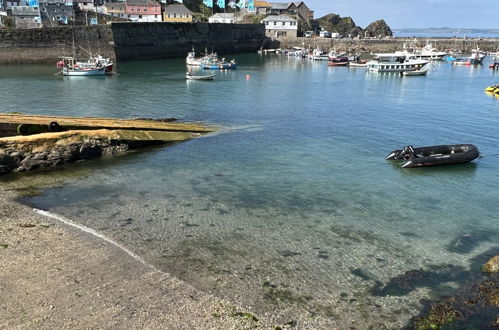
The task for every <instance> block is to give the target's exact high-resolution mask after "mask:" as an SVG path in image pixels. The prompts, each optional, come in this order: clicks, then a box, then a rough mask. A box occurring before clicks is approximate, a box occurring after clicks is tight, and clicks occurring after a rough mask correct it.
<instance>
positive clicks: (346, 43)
mask: <svg viewBox="0 0 499 330" xmlns="http://www.w3.org/2000/svg"><path fill="white" fill-rule="evenodd" d="M409 39H410V38H389V39H359V40H356V39H332V38H331V39H329V38H288V39H282V40H269V41H268V42H267V44H266V48H291V47H304V48H307V49H308V48H311V49H315V48H320V49H336V50H338V51H345V52H348V53H390V52H394V51H397V50H402V49H403V45H404V42H406V41H407V40H409ZM426 39H427V38H419V39H418V40H419V46H424V45H425V43H426ZM429 41H430V42H431V43H432V45H433V46H434V47H436V48H438V49H439V50H461V51H462V52H463V53H470V52H471V50H472V49H474V48H476V47H477V46H478V47H480V49H481V50H483V51H488V52H496V51H497V50H498V48H499V40H498V39H457V40H456V39H453V38H431V39H429Z"/></svg>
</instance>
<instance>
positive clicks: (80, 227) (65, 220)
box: [33, 209, 157, 271]
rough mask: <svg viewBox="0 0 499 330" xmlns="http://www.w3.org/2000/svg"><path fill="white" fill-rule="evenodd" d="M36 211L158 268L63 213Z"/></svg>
mask: <svg viewBox="0 0 499 330" xmlns="http://www.w3.org/2000/svg"><path fill="white" fill-rule="evenodd" d="M33 210H34V211H35V212H36V213H38V214H41V215H43V216H46V217H49V218H52V219H55V220H57V221H59V222H62V223H64V224H66V225H68V226H71V227H74V228H76V229H78V230H81V231H83V232H85V233H88V234H90V235H93V236H95V237H97V238H100V239H102V240H103V241H105V242H107V243H109V244H112V245H114V246H115V247H117V248H118V249H120V250H122V251H124V252H125V253H126V254H128V255H129V256H130V257H132V258H133V259H135V260H137V261H138V262H140V263H142V264H143V265H145V266H147V267H150V268H152V269H153V270H156V271H157V269H156V267H154V266H153V265H151V264H149V263H147V262H146V261H145V260H144V259H142V257H140V256H138V255H137V254H135V253H133V252H132V251H130V250H129V249H127V248H126V247H124V246H123V245H121V244H119V243H118V242H115V241H113V240H112V239H110V238H108V237H106V236H104V235H102V234H101V233H99V232H97V231H95V230H94V229H92V228H88V227H86V226H84V225H80V224H78V223H75V222H73V221H71V220H69V219H68V218H65V217H63V216H61V215H58V214H54V213H50V212H47V211H44V210H39V209H33Z"/></svg>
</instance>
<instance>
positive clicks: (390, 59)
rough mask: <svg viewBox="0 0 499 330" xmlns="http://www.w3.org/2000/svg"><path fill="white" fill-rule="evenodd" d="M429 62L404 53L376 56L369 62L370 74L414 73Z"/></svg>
mask: <svg viewBox="0 0 499 330" xmlns="http://www.w3.org/2000/svg"><path fill="white" fill-rule="evenodd" d="M429 62H430V61H429V60H423V59H418V58H416V57H414V56H413V55H410V54H406V53H403V52H399V53H386V54H375V58H374V59H373V60H371V61H369V62H367V67H368V68H369V71H370V72H382V73H384V72H387V73H390V72H396V73H400V72H404V71H414V70H418V69H420V68H422V67H423V66H424V65H426V64H427V63H429Z"/></svg>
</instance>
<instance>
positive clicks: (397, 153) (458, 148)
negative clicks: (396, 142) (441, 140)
mask: <svg viewBox="0 0 499 330" xmlns="http://www.w3.org/2000/svg"><path fill="white" fill-rule="evenodd" d="M478 157H480V152H479V151H478V148H477V147H476V146H475V145H473V144H445V145H438V146H429V147H419V148H414V147H412V146H406V147H404V149H400V150H393V151H392V152H391V153H390V154H388V156H386V159H389V160H404V163H403V164H402V167H403V168H412V167H423V166H434V165H447V164H457V163H467V162H471V161H472V160H474V159H477V158H478Z"/></svg>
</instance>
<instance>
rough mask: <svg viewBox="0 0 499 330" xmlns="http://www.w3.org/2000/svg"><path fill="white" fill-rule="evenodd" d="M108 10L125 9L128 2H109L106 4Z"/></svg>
mask: <svg viewBox="0 0 499 330" xmlns="http://www.w3.org/2000/svg"><path fill="white" fill-rule="evenodd" d="M104 7H106V8H107V9H108V10H123V11H124V10H125V7H126V4H125V3H123V2H108V3H106V4H105V5H104Z"/></svg>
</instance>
